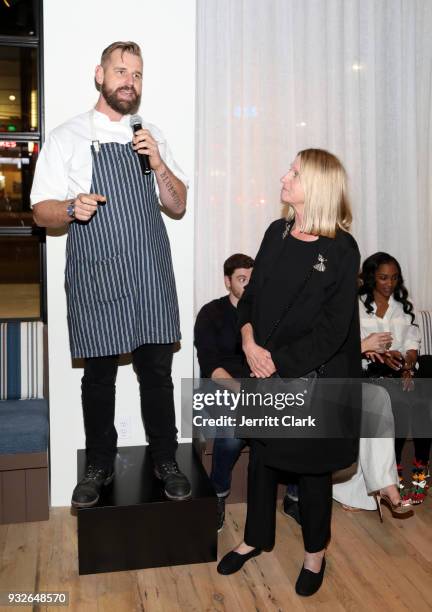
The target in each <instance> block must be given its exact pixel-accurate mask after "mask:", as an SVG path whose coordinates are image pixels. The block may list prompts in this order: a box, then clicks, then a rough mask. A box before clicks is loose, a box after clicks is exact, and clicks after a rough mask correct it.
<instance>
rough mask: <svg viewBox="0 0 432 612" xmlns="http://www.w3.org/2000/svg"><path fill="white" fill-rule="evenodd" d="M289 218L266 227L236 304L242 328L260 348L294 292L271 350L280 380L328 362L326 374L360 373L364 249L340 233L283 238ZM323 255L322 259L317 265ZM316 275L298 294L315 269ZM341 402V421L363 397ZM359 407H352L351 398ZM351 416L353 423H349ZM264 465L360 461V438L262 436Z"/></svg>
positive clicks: (302, 468) (306, 466)
mask: <svg viewBox="0 0 432 612" xmlns="http://www.w3.org/2000/svg"><path fill="white" fill-rule="evenodd" d="M285 227H286V221H285V220H284V219H279V220H277V221H274V222H273V223H272V224H271V225H270V226H269V228H268V229H267V231H266V233H265V235H264V239H263V241H262V244H261V247H260V249H259V252H258V255H257V257H256V259H255V266H254V269H253V272H252V275H251V279H250V281H249V284H248V286H247V287H246V289H245V292H244V294H243V297H242V299H241V300H240V302H239V304H238V306H237V312H238V316H239V323H240V327H242V326H243V325H244V324H245V323H248V322H249V323H251V325H252V327H253V330H254V337H255V341H256V342H257V344H259V345H260V346H263V345H264V343H265V339H266V338H267V337H268V334H269V333H270V331H271V329H272V327H273V325H274V323H275V321H277V320H278V319H279V318H280V317H281V316H282V314H283V312H284V310H285V308H286V306H287V304H289V303H290V301H291V300H292V298H293V296H296V294H298V295H297V296H296V299H295V302H294V304H293V305H292V308H291V309H290V311H289V312H288V313H287V314H286V316H284V317H283V318H282V320H281V323H280V324H279V326H278V327H277V329H276V331H275V332H274V334H273V335H272V336H271V338H270V340H269V342H268V344H267V345H266V348H267V349H268V350H269V351H270V352H271V355H272V359H273V362H274V363H275V366H276V369H277V372H278V374H279V375H280V376H282V377H287V378H288V377H298V376H303V375H304V374H306V373H308V372H310V371H312V370H316V369H318V368H320V367H321V366H322V365H324V368H323V370H324V374H323V376H324V377H327V378H358V379H360V378H361V349H360V325H359V315H358V299H357V277H358V271H359V266H360V254H359V250H358V247H357V243H356V242H355V240H354V238H353V237H352V236H351V235H350V234H348V233H347V232H344V231H338V232H337V234H336V237H335V238H333V239H332V238H327V237H323V236H321V237H319V239H318V240H316V241H313V242H302V241H300V240H297V239H296V238H294V237H293V236H291V235H287V236H286V237H285V238H284V237H283V235H284V230H285ZM319 255H321V256H322V258H323V259H324V260H325V261H324V262H323V266H321V267H320V266H318V268H319V269H315V268H313V266H315V265H316V264H319V263H320V262H319ZM311 269H313V272H312V275H311V276H310V279H309V280H308V282H307V284H306V286H304V288H303V289H302V290H301V291H299V288H300V287H301V286H302V284H303V283H304V279H305V278H306V276H307V274H308V273H309V272H310V270H311ZM346 401H347V402H349V403H350V405H345V406H343V405H341V406H340V419H341V420H344V419H346V420H347V428H346V430H347V431H351V432H352V431H353V427H352V419H353V418H355V417H356V415H357V416H359V415H360V411H361V403H360V401H361V398H357V399H356V400H352V397H351V396H350V397H349V399H348V395H347V400H346ZM353 401H354V403H355V404H356V405H355V406H353V405H352V402H353ZM348 421H350V422H348ZM264 444H265V445H266V447H267V463H268V464H269V465H274V466H275V467H280V468H283V469H288V470H292V471H298V472H310V473H314V472H315V473H319V472H325V471H333V470H337V469H341V468H343V467H346V466H348V465H351V463H353V462H354V461H355V460H356V459H357V452H358V439H357V438H355V437H350V438H347V439H344V438H340V439H337V440H335V439H334V438H332V439H325V438H322V439H317V438H315V439H294V438H290V439H279V440H267V441H265V440H264Z"/></svg>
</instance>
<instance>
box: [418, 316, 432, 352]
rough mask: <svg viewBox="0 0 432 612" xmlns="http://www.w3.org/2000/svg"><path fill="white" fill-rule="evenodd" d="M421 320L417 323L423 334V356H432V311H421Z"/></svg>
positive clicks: (421, 350) (421, 349) (421, 348)
mask: <svg viewBox="0 0 432 612" xmlns="http://www.w3.org/2000/svg"><path fill="white" fill-rule="evenodd" d="M418 314H419V320H418V321H417V323H418V324H419V327H420V332H421V347H420V353H421V354H422V355H432V311H431V310H420V311H419V313H418Z"/></svg>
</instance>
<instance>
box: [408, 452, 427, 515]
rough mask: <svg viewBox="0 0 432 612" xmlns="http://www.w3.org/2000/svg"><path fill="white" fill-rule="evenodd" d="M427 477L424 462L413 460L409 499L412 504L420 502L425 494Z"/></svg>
mask: <svg viewBox="0 0 432 612" xmlns="http://www.w3.org/2000/svg"><path fill="white" fill-rule="evenodd" d="M427 478H428V469H427V466H426V464H425V463H422V462H421V461H417V459H414V461H413V469H412V488H411V501H412V503H413V504H417V505H418V504H422V503H423V502H424V500H425V497H426V494H427Z"/></svg>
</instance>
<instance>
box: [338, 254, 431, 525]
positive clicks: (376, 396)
mask: <svg viewBox="0 0 432 612" xmlns="http://www.w3.org/2000/svg"><path fill="white" fill-rule="evenodd" d="M362 279H363V285H362V287H361V289H360V295H361V296H362V297H361V298H360V305H359V306H360V323H361V336H362V353H363V355H364V356H365V357H366V358H368V360H369V364H368V361H366V360H365V361H364V362H363V363H364V367H365V369H366V370H367V375H369V376H371V377H373V378H387V377H391V376H395V375H396V376H398V377H400V379H401V380H396V381H394V383H393V384H392V385H391V386H390V390H391V391H392V396H395V397H396V400H400V398H401V397H402V396H403V395H405V394H406V393H408V392H409V390H410V389H411V386H412V384H413V381H412V378H413V376H414V367H415V364H416V361H417V355H418V349H419V345H420V332H419V329H418V327H417V326H416V325H414V313H413V312H412V311H413V306H412V304H411V303H410V302H409V300H408V292H407V290H406V288H405V286H404V283H403V278H402V273H401V269H400V266H399V264H398V262H397V261H396V259H395V258H394V257H391V256H390V255H387V254H386V253H376V254H374V255H372V256H371V257H369V258H368V259H366V261H365V262H364V264H363V268H362ZM397 396H398V397H397ZM363 406H364V410H367V411H368V412H369V413H372V414H373V415H375V417H379V418H380V420H381V423H380V426H383V427H384V429H385V433H384V436H385V437H378V435H377V436H376V437H374V438H362V439H361V440H360V450H359V459H358V463H357V471H356V473H355V474H354V475H353V476H352V477H351V478H350V479H349V480H346V481H344V482H338V483H337V484H335V485H334V486H333V497H334V499H336V500H337V501H339V502H341V503H342V505H343V506H344V508H345V509H347V510H348V509H357V508H358V509H365V510H373V509H374V508H375V507H376V506H375V501H377V502H379V501H380V497H381V501H383V502H384V503H385V505H387V506H388V507H389V509H390V510H391V512H392V515H393V516H395V517H400V518H402V517H403V518H406V517H408V516H411V515H412V514H413V513H412V509H410V508H409V507H407V506H409V505H410V504H411V503H421V501H423V499H424V495H425V492H426V487H425V486H422V483H425V484H426V475H427V467H426V466H427V457H428V455H429V451H430V440H427V439H425V438H420V439H419V438H417V439H414V444H415V451H416V459H415V461H414V469H413V487H412V488H410V489H408V488H407V487H405V485H404V483H403V479H402V465H401V454H402V447H403V444H404V442H405V438H398V439H397V440H396V454H395V447H394V438H393V437H389V436H390V434H391V430H392V429H393V428H392V421H393V416H392V407H391V399H390V397H389V394H388V393H387V391H386V390H385V389H384V388H382V387H380V386H378V385H370V384H364V385H363ZM418 466H420V469H418ZM398 472H399V474H398ZM414 472H415V473H414ZM339 477H340V475H339ZM337 479H338V475H336V478H335V480H336V481H337ZM419 483H420V484H419ZM397 485H399V488H398V486H397ZM374 497H375V499H374ZM379 510H380V508H379ZM380 516H381V512H380Z"/></svg>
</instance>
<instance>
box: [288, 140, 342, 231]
mask: <svg viewBox="0 0 432 612" xmlns="http://www.w3.org/2000/svg"><path fill="white" fill-rule="evenodd" d="M297 155H298V156H299V157H300V181H301V185H302V187H303V191H304V194H305V205H304V213H303V224H302V227H301V228H300V229H301V231H302V232H304V233H306V234H315V235H316V236H327V237H328V238H334V237H335V235H336V231H337V230H338V229H342V230H349V228H350V226H351V222H352V213H351V205H350V202H349V199H348V193H347V175H346V172H345V168H344V167H343V165H342V164H341V162H340V161H339V159H338V158H337V157H336V156H335V155H333V154H332V153H329V152H328V151H324V150H323V149H305V150H304V151H299V153H298V154H297ZM294 216H295V211H294V208H293V207H292V206H291V205H289V209H288V214H287V220H288V221H290V220H292V219H294Z"/></svg>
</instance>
